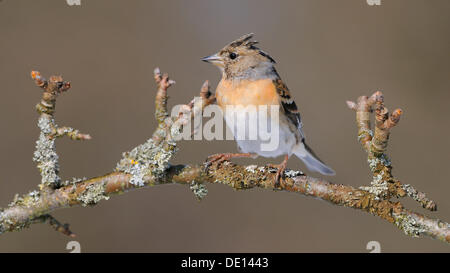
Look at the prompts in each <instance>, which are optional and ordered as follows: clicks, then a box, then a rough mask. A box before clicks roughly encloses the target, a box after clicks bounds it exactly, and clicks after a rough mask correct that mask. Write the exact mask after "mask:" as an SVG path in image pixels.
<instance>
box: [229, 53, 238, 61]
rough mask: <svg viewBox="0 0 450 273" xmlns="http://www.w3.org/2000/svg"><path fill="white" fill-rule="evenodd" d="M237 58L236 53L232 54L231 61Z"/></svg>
mask: <svg viewBox="0 0 450 273" xmlns="http://www.w3.org/2000/svg"><path fill="white" fill-rule="evenodd" d="M236 57H237V54H236V53H234V52H231V53H230V59H232V60H234V59H236Z"/></svg>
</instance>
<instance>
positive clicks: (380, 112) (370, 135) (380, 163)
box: [347, 91, 437, 211]
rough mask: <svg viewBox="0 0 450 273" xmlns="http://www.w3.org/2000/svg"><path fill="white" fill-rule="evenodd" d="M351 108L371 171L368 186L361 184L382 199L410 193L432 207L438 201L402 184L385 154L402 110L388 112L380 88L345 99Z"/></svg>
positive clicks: (426, 206) (430, 208)
mask: <svg viewBox="0 0 450 273" xmlns="http://www.w3.org/2000/svg"><path fill="white" fill-rule="evenodd" d="M347 105H348V107H349V108H350V109H353V110H355V111H356V124H357V126H358V140H359V142H360V143H361V145H362V146H363V148H364V150H365V151H366V152H367V154H368V157H367V160H368V163H369V167H370V170H371V172H372V174H373V178H372V182H371V186H368V187H361V189H364V190H367V191H369V192H371V193H373V194H375V195H376V196H377V198H381V199H389V198H391V197H405V196H409V197H411V198H412V199H414V200H415V201H417V202H419V203H420V204H421V206H422V207H424V208H426V209H428V210H431V211H435V210H437V205H436V203H435V202H434V201H432V200H430V199H428V198H427V197H426V195H425V194H424V193H422V192H419V191H417V190H416V189H415V188H414V187H412V186H411V185H409V184H402V183H401V182H400V181H399V180H397V179H395V178H394V176H393V175H392V164H391V160H390V159H389V157H388V155H387V154H386V150H387V146H388V141H389V135H390V132H391V129H392V128H393V127H395V126H396V125H397V124H398V122H399V121H400V117H401V115H402V113H403V111H402V110H401V109H396V110H394V112H392V114H389V111H388V109H387V108H386V107H385V105H384V96H383V94H382V93H381V92H380V91H377V92H375V93H374V94H373V95H372V96H370V97H366V96H361V97H359V98H358V100H357V102H356V103H355V102H352V101H347ZM374 110H375V128H374V129H373V130H372V128H371V125H370V115H371V113H372V112H373V111H374Z"/></svg>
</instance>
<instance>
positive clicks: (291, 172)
mask: <svg viewBox="0 0 450 273" xmlns="http://www.w3.org/2000/svg"><path fill="white" fill-rule="evenodd" d="M284 175H285V176H286V177H290V178H294V177H297V176H300V175H304V173H303V172H302V171H294V170H286V171H284Z"/></svg>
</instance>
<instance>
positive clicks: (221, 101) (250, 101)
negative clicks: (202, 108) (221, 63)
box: [216, 79, 279, 108]
mask: <svg viewBox="0 0 450 273" xmlns="http://www.w3.org/2000/svg"><path fill="white" fill-rule="evenodd" d="M216 99H217V104H218V105H219V106H220V107H222V108H224V107H225V106H226V105H242V106H248V105H279V97H278V94H277V90H276V88H275V85H274V84H273V82H272V80H271V79H262V80H252V81H250V80H241V81H239V82H236V81H235V82H233V81H228V80H224V79H222V80H221V81H220V82H219V85H218V86H217V89H216Z"/></svg>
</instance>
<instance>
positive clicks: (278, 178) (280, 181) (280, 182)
mask: <svg viewBox="0 0 450 273" xmlns="http://www.w3.org/2000/svg"><path fill="white" fill-rule="evenodd" d="M288 159H289V155H285V156H284V160H283V162H281V163H280V164H269V166H270V167H272V168H275V169H277V173H276V175H275V188H279V187H281V186H284V177H283V175H284V170H286V166H287V162H288Z"/></svg>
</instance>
